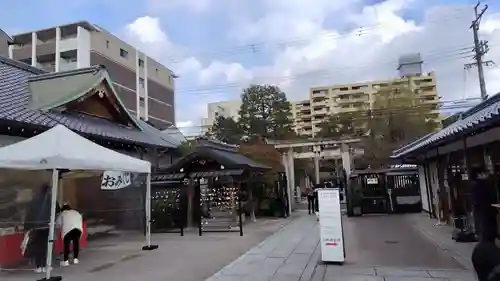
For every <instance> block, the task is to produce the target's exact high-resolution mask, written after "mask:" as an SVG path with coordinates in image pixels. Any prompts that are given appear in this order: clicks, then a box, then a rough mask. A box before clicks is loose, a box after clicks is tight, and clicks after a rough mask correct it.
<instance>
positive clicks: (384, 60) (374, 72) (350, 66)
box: [232, 0, 500, 100]
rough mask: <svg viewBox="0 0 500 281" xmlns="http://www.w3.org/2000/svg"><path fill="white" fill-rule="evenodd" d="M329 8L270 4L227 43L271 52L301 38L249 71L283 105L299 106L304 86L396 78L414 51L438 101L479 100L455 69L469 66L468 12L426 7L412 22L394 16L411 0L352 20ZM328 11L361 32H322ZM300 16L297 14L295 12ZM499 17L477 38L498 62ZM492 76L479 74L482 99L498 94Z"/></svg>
mask: <svg viewBox="0 0 500 281" xmlns="http://www.w3.org/2000/svg"><path fill="white" fill-rule="evenodd" d="M278 2H280V1H278ZM329 2H330V4H329V5H330V6H325V5H327V4H325V3H324V2H323V1H318V3H316V2H315V3H314V4H311V2H310V1H308V2H307V4H308V5H309V4H310V5H312V6H316V7H317V8H316V9H314V8H311V7H309V8H306V7H304V6H302V5H300V4H301V3H305V2H303V1H299V0H297V1H291V3H290V5H288V6H287V7H282V6H280V5H279V3H278V4H277V6H278V8H277V9H270V11H269V12H268V13H267V14H265V15H263V16H262V17H260V18H257V19H255V20H254V21H253V22H246V23H245V24H244V25H243V26H241V27H238V26H236V27H235V30H234V31H233V32H232V33H233V34H238V36H235V38H236V39H238V40H242V39H245V38H246V40H247V42H252V41H254V42H255V41H256V42H259V41H265V42H266V43H268V45H272V44H274V45H279V43H280V42H283V40H288V39H289V38H301V39H302V40H299V41H298V43H297V42H295V43H293V44H290V45H288V46H285V47H284V48H281V49H277V50H275V56H274V59H273V62H272V64H271V65H269V66H268V67H265V68H262V67H261V68H259V69H254V73H255V74H254V76H255V77H260V76H261V75H262V74H264V75H265V76H267V77H268V80H269V77H272V79H271V80H274V82H275V83H277V84H279V85H281V86H282V87H283V89H284V90H285V92H287V94H288V95H289V98H290V99H305V98H307V95H308V88H309V87H311V86H318V85H325V84H336V83H339V84H341V83H349V82H355V81H360V82H361V81H365V80H372V79H389V78H392V77H394V76H396V75H397V70H396V68H397V59H398V57H399V56H400V55H402V54H406V53H413V52H419V53H421V55H422V57H423V59H424V71H436V73H437V77H438V91H439V94H440V95H441V96H444V98H443V99H445V100H452V99H460V98H463V97H477V96H479V87H478V86H477V75H476V71H475V70H471V71H469V72H468V73H464V69H463V64H464V63H467V62H470V58H464V57H465V56H467V55H469V54H472V53H471V52H469V51H470V50H471V47H472V34H471V32H470V30H469V25H470V22H471V20H472V10H471V9H470V7H469V6H441V7H439V6H436V7H430V8H429V7H427V11H426V13H425V17H424V19H423V21H422V22H419V23H417V22H415V21H413V20H405V19H404V18H403V17H402V13H403V12H404V11H405V10H407V9H409V8H411V7H412V6H411V4H412V2H413V1H412V0H388V1H385V2H382V3H381V4H376V5H373V6H367V7H364V8H362V9H361V10H360V11H359V10H358V11H359V12H355V13H352V11H354V9H353V8H352V7H351V6H349V5H347V4H345V5H344V6H335V3H340V2H342V3H346V2H347V1H329ZM287 3H288V2H287ZM356 4H358V3H354V4H352V5H356ZM307 9H309V10H307ZM335 9H340V11H341V14H342V16H341V17H339V18H335V20H336V22H337V24H338V26H340V27H345V26H346V25H347V26H351V27H352V26H362V28H358V29H354V28H351V29H350V30H348V31H346V30H345V28H337V29H335V28H328V27H327V24H326V23H327V21H328V20H330V19H331V16H332V13H335V15H337V16H338V15H339V10H335ZM301 10H304V11H305V12H304V13H300V11H301ZM306 10H307V11H306ZM308 11H311V12H308ZM322 11H323V12H322ZM499 15H500V14H497V15H493V14H492V15H491V16H490V17H489V18H487V17H485V20H484V21H483V23H482V27H483V32H482V37H483V38H482V39H488V40H489V41H490V46H491V51H490V53H489V55H488V57H489V58H490V59H493V60H496V61H497V62H498V63H500V44H497V45H498V46H494V44H493V42H494V41H497V42H498V41H500V32H498V30H499V29H498V27H497V25H498V24H499V21H498V20H499V18H500V17H498V16H499ZM486 19H488V20H486ZM280 29H281V30H282V32H279V30H280ZM283 30H286V32H283ZM499 43H500V42H499ZM496 75H498V70H495V69H487V71H486V77H487V80H488V81H487V82H488V90H489V92H490V94H493V93H496V92H498V91H500V85H499V84H500V83H499V82H497V81H498V79H495V78H494V77H498V76H496Z"/></svg>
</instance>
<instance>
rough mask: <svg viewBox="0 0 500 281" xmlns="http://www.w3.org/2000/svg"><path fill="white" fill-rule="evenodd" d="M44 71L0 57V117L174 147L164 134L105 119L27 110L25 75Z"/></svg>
mask: <svg viewBox="0 0 500 281" xmlns="http://www.w3.org/2000/svg"><path fill="white" fill-rule="evenodd" d="M44 73H46V72H45V71H43V70H40V69H37V68H34V67H31V66H29V65H26V64H23V63H20V62H16V61H13V60H10V59H7V58H4V57H1V56H0V119H4V120H10V121H14V122H19V123H26V124H32V125H39V126H43V127H47V128H50V127H53V126H55V125H57V124H62V125H65V126H66V127H68V128H70V129H72V130H74V131H76V132H79V133H82V134H88V135H90V136H95V137H104V138H110V139H113V140H116V141H123V142H128V143H137V144H139V145H154V146H161V147H175V145H173V144H172V142H169V141H168V140H167V138H166V137H163V138H160V137H157V136H154V135H151V132H146V131H144V130H142V131H141V130H139V129H136V128H128V127H125V126H122V125H120V124H116V123H113V122H111V121H108V120H106V119H102V118H97V117H92V116H88V115H84V114H77V113H67V112H64V113H63V112H56V111H49V112H42V111H39V110H33V109H29V108H28V102H29V99H30V92H29V89H28V78H30V77H32V76H34V75H38V74H44ZM153 129H154V128H153ZM155 130H156V129H155ZM159 133H161V132H160V131H159Z"/></svg>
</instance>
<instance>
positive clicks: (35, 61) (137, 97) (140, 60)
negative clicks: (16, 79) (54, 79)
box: [8, 21, 175, 129]
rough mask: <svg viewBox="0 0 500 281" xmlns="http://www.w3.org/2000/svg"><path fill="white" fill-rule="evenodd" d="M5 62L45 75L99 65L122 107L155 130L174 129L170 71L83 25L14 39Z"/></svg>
mask: <svg viewBox="0 0 500 281" xmlns="http://www.w3.org/2000/svg"><path fill="white" fill-rule="evenodd" d="M12 39H13V42H12V43H11V44H10V45H9V50H8V53H9V57H10V58H12V59H15V60H19V61H22V62H25V63H27V64H30V65H32V66H36V67H39V68H43V69H45V70H48V71H56V72H57V71H66V70H72V69H76V68H85V67H89V66H92V65H99V64H100V65H104V66H105V67H106V69H107V70H108V72H109V74H110V76H111V79H112V80H113V82H114V84H115V85H114V87H115V89H116V91H117V92H118V95H119V96H120V98H121V99H122V101H123V102H124V104H125V106H126V107H127V108H128V109H129V110H130V111H131V112H133V113H134V114H136V115H137V116H138V117H139V118H142V119H143V120H146V121H149V122H150V123H151V124H153V125H154V126H155V127H157V128H158V129H166V128H168V127H169V126H171V125H172V124H175V109H174V104H175V95H174V88H175V83H174V78H175V75H174V74H173V73H172V71H171V70H169V69H168V68H166V67H165V66H163V65H162V64H160V63H159V62H157V61H155V60H154V59H152V58H150V57H148V56H147V55H145V54H143V53H141V52H139V51H138V50H137V49H135V48H134V47H132V46H131V45H129V44H127V43H126V42H124V41H122V40H120V39H119V38H118V37H116V36H114V35H112V34H111V33H109V32H108V31H106V30H104V29H102V28H100V27H99V26H97V25H95V24H91V23H89V22H87V21H80V22H76V23H72V24H67V25H62V26H56V27H51V28H47V29H43V30H36V31H32V32H27V33H22V34H17V35H14V36H13V37H12Z"/></svg>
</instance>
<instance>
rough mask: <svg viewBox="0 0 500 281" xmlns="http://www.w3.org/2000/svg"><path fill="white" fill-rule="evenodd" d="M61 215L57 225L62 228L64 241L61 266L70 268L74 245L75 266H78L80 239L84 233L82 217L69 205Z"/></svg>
mask: <svg viewBox="0 0 500 281" xmlns="http://www.w3.org/2000/svg"><path fill="white" fill-rule="evenodd" d="M61 211H62V212H61V214H60V215H59V217H58V218H57V225H58V226H59V227H60V228H61V231H62V237H63V241H64V258H63V261H62V262H61V266H62V267H65V266H69V253H70V250H71V245H73V264H78V263H79V260H78V254H79V253H80V237H81V236H82V231H83V218H82V215H81V214H80V213H79V212H78V211H76V210H73V209H72V208H71V207H70V206H69V205H68V204H65V205H64V206H63V207H62V209H61Z"/></svg>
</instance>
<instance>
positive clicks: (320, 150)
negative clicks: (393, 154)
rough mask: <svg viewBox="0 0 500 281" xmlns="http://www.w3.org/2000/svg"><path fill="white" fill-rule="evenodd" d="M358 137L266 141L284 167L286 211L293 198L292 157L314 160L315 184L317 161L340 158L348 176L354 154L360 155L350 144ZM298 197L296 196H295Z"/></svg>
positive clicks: (298, 194)
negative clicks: (277, 154) (279, 156)
mask: <svg viewBox="0 0 500 281" xmlns="http://www.w3.org/2000/svg"><path fill="white" fill-rule="evenodd" d="M359 142H360V139H345V140H305V141H304V140H298V141H268V143H269V144H272V145H274V147H275V148H276V149H278V150H279V151H280V152H281V153H282V154H281V155H282V162H283V166H284V167H285V173H286V178H287V191H288V202H290V204H288V211H289V212H292V209H293V206H292V205H293V204H294V200H292V193H293V191H294V190H295V189H296V185H295V170H294V168H295V167H294V159H313V160H314V180H315V183H316V184H319V183H320V173H319V161H320V160H328V159H341V160H342V167H343V168H344V169H345V171H346V176H347V177H349V175H350V174H351V170H352V167H353V159H354V156H355V155H362V154H363V151H362V150H360V149H357V150H354V149H353V148H352V147H351V146H352V144H354V143H359ZM297 197H298V198H297ZM297 197H296V198H295V199H296V200H297V199H300V191H299V190H297Z"/></svg>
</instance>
